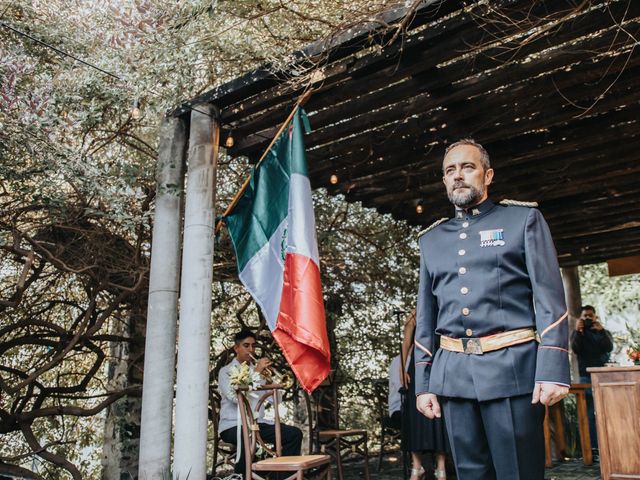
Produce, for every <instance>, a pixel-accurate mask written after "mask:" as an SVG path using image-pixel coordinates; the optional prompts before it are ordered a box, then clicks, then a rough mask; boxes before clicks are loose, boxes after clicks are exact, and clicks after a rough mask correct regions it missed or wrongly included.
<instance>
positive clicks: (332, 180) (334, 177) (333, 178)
mask: <svg viewBox="0 0 640 480" xmlns="http://www.w3.org/2000/svg"><path fill="white" fill-rule="evenodd" d="M329 182H330V183H331V185H336V184H337V183H338V175H336V174H335V173H333V174H332V175H331V177H330V178H329Z"/></svg>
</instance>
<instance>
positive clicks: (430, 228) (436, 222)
mask: <svg viewBox="0 0 640 480" xmlns="http://www.w3.org/2000/svg"><path fill="white" fill-rule="evenodd" d="M447 220H449V217H442V218H441V219H440V220H436V221H435V222H433V223H432V224H431V225H429V226H428V227H427V228H425V229H424V230H422V231H421V232H420V233H419V234H418V238H420V237H421V236H422V235H424V234H425V233H427V232H429V231H431V230H433V229H434V228H436V227H437V226H438V225H440V224H441V223H444V222H446V221H447Z"/></svg>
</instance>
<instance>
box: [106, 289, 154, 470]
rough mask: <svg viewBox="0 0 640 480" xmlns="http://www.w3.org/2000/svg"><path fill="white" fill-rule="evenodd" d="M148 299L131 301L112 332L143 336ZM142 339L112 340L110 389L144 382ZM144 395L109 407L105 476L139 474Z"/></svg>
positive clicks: (134, 396)
mask: <svg viewBox="0 0 640 480" xmlns="http://www.w3.org/2000/svg"><path fill="white" fill-rule="evenodd" d="M145 311H146V302H145V301H144V300H143V301H142V302H140V303H139V304H136V305H132V307H131V310H130V313H129V316H128V321H127V323H126V324H124V323H122V322H120V321H118V320H114V322H113V324H112V328H111V333H112V334H114V335H120V336H126V337H130V338H133V339H136V338H139V339H142V338H143V332H144V326H145V321H144V320H145V317H144V312H145ZM142 347H143V343H142V341H133V342H131V343H127V342H113V343H112V345H111V346H110V352H109V353H110V356H111V361H110V362H109V366H108V368H109V370H108V375H107V381H108V387H107V388H108V390H122V389H125V388H127V387H130V386H134V385H140V384H141V383H142V353H143V349H142ZM141 406H142V402H141V398H140V396H136V395H125V396H124V397H122V398H120V399H119V400H117V401H116V402H114V403H113V404H111V405H110V406H109V407H108V408H107V411H106V419H105V435H104V446H103V457H102V467H103V470H102V478H103V480H120V479H131V478H136V472H137V468H138V452H139V443H140V442H139V441H140V414H141Z"/></svg>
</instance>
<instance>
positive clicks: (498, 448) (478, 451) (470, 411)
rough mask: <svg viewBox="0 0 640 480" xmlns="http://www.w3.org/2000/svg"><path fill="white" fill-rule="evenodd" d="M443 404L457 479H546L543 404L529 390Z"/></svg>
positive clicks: (455, 399) (445, 400)
mask: <svg viewBox="0 0 640 480" xmlns="http://www.w3.org/2000/svg"><path fill="white" fill-rule="evenodd" d="M441 403H442V407H443V411H444V417H445V418H446V419H447V422H446V427H447V433H448V434H449V442H450V445H451V450H452V454H453V459H454V462H455V466H456V474H457V478H458V480H480V479H482V480H543V479H544V430H543V422H544V406H543V405H541V404H540V403H537V404H535V405H532V404H531V394H527V395H520V396H517V397H507V398H500V399H497V400H489V401H482V402H480V401H477V400H467V399H460V398H442V399H441Z"/></svg>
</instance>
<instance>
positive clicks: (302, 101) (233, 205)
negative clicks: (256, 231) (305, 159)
mask: <svg viewBox="0 0 640 480" xmlns="http://www.w3.org/2000/svg"><path fill="white" fill-rule="evenodd" d="M312 93H313V92H312V90H307V91H306V92H304V93H303V94H302V95H301V96H300V98H299V99H298V101H297V102H296V104H295V106H294V107H293V110H291V113H290V114H289V116H288V117H287V119H286V120H285V121H284V122H283V123H282V125H281V126H280V129H279V130H278V132H277V133H276V134H275V135H274V137H273V140H271V143H270V144H269V146H268V147H267V148H266V150H265V151H264V153H263V154H262V156H261V157H260V159H259V160H258V161H257V163H256V165H255V168H257V167H258V165H260V162H262V160H264V157H266V156H267V153H269V150H271V147H273V144H274V143H276V140H277V139H278V138H280V135H282V132H284V129H285V128H287V125H289V122H291V119H292V118H293V116H294V115H295V113H296V110H298V108H300V107H302V106H303V105H304V104H305V103H307V100H309V97H311V94H312ZM250 181H251V175H249V176H248V177H247V179H246V180H245V181H244V183H243V184H242V186H241V187H240V190H238V193H236V195H235V197H233V200H232V201H231V203H230V204H229V206H228V207H227V209H226V210H225V211H224V213H223V214H222V218H224V217H226V216H227V215H229V214H230V213H231V212H232V211H233V209H234V208H236V205H237V204H238V202H239V201H240V197H241V196H242V194H243V193H244V191H245V190H246V189H247V187H248V186H249V182H250ZM222 218H221V219H220V220H218V223H217V224H216V235H217V234H218V232H220V229H221V228H222Z"/></svg>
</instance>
